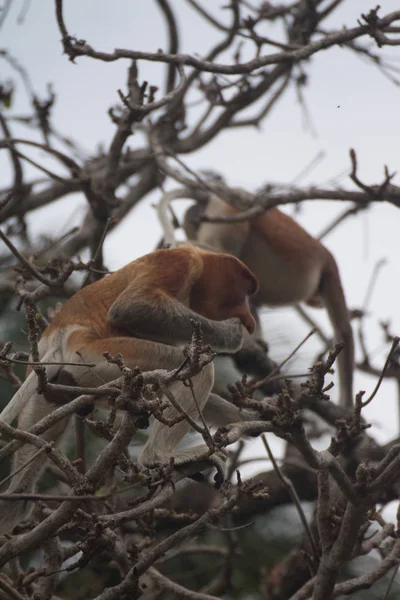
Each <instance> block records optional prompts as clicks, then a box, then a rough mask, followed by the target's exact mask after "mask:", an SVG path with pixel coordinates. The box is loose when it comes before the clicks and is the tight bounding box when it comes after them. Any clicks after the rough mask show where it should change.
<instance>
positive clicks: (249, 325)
mask: <svg viewBox="0 0 400 600" xmlns="http://www.w3.org/2000/svg"><path fill="white" fill-rule="evenodd" d="M239 319H240V320H241V321H242V325H243V327H246V329H247V331H248V332H249V333H253V332H254V330H255V328H256V322H255V320H254V317H253V315H252V314H251V312H250V310H249V309H248V307H247V306H246V307H245V309H244V310H243V312H242V313H241V314H240V315H239Z"/></svg>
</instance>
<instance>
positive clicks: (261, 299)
mask: <svg viewBox="0 0 400 600" xmlns="http://www.w3.org/2000/svg"><path fill="white" fill-rule="evenodd" d="M328 256H329V252H328V250H327V249H326V248H325V247H324V246H322V244H320V242H319V241H318V240H316V239H315V238H313V237H312V236H311V235H309V234H308V233H307V232H306V231H305V230H304V229H303V228H302V227H301V226H300V225H299V224H298V223H296V221H294V219H292V218H291V217H289V216H288V215H286V214H285V213H283V212H281V211H280V210H278V209H277V208H272V209H270V210H268V211H267V212H266V213H264V214H263V215H260V216H259V217H255V218H254V219H252V220H251V222H250V235H249V236H248V237H247V239H246V242H245V244H244V246H243V249H242V252H241V255H240V258H241V259H242V260H243V262H244V263H245V264H246V265H247V266H248V267H249V268H250V269H251V270H252V271H253V273H254V274H255V275H256V277H257V278H258V280H259V282H260V289H259V293H258V294H257V298H256V302H258V303H260V304H270V305H282V304H292V303H295V302H300V301H304V300H305V299H308V298H310V297H312V296H314V295H315V294H316V293H317V292H318V288H319V284H320V278H321V269H322V267H323V265H324V264H325V262H326V261H327V260H328Z"/></svg>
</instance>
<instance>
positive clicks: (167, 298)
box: [0, 246, 258, 531]
mask: <svg viewBox="0 0 400 600" xmlns="http://www.w3.org/2000/svg"><path fill="white" fill-rule="evenodd" d="M257 286H258V284H257V280H256V278H255V277H254V275H253V274H252V273H251V272H250V270H249V269H248V268H247V267H246V266H245V265H244V264H243V263H242V262H241V261H240V260H238V259H236V258H235V257H233V256H230V255H220V254H216V253H211V252H208V251H204V250H201V249H199V248H194V247H192V246H186V247H181V248H179V249H174V250H159V251H157V252H153V253H151V254H148V255H146V256H143V257H141V258H139V259H138V260H136V261H133V262H132V263H130V264H128V265H126V266H125V267H123V268H122V269H120V270H119V271H117V272H115V273H114V274H112V275H109V276H108V277H106V278H104V279H102V280H100V281H98V282H96V283H93V284H92V285H90V286H88V287H86V288H84V289H82V290H81V291H79V292H78V293H77V294H75V295H74V296H73V297H72V298H71V299H70V300H68V301H67V302H66V303H65V304H64V306H63V307H62V308H61V309H60V310H59V311H58V312H57V313H56V315H55V317H54V320H53V322H52V323H51V325H50V326H49V327H48V329H47V330H46V331H45V332H44V334H43V336H42V339H41V340H40V342H39V352H40V356H41V358H42V359H44V360H45V361H48V362H53V363H57V364H53V365H52V366H49V367H47V373H48V377H49V380H50V381H53V382H61V383H62V382H68V383H69V384H71V382H72V383H75V384H77V385H82V386H95V387H96V386H98V385H101V384H102V383H104V382H107V381H111V380H113V379H115V378H116V377H118V376H119V375H120V372H119V370H118V368H117V367H116V365H111V364H109V363H107V361H106V360H105V359H104V357H103V356H102V354H103V352H110V353H111V354H115V353H117V352H120V353H121V354H122V355H123V358H124V361H125V363H126V364H127V365H128V366H129V367H131V368H133V367H136V366H138V367H140V368H141V369H143V370H153V369H175V368H177V367H178V366H179V365H180V364H181V362H182V360H183V354H182V350H181V348H179V346H180V345H182V344H185V343H188V342H189V341H190V337H191V330H192V327H191V323H190V319H191V318H194V319H196V320H197V321H198V322H199V323H200V325H201V328H202V332H203V335H204V341H205V343H210V344H211V345H212V346H215V348H216V349H220V350H222V351H224V352H235V351H236V350H238V349H239V348H240V345H241V343H242V335H243V327H242V326H244V327H246V328H247V329H248V330H249V331H252V330H253V329H254V320H253V317H252V316H251V314H250V311H249V308H248V295H250V294H253V293H255V292H256V290H257ZM72 362H74V363H77V362H81V363H82V366H81V367H80V366H73V365H71V364H68V363H72ZM91 362H94V363H95V364H96V366H95V367H87V366H85V364H86V363H91ZM213 380H214V373H213V366H212V365H211V364H210V365H208V366H206V367H205V368H203V369H202V371H201V372H200V373H199V374H198V375H196V376H195V377H193V380H192V382H193V393H194V396H195V398H196V401H197V405H196V403H195V402H194V400H193V395H192V390H191V389H190V388H189V387H187V386H184V385H183V384H182V383H180V382H175V383H173V384H172V386H171V391H172V393H173V394H175V395H176V398H177V399H178V400H179V402H180V404H181V405H182V406H183V407H184V409H185V410H186V411H187V413H188V414H189V415H190V416H191V417H192V418H193V419H198V418H199V413H198V407H200V409H204V414H205V415H206V418H207V419H211V422H217V424H221V423H218V419H219V420H221V419H222V418H223V420H224V422H225V423H226V422H229V421H232V420H241V419H243V417H244V415H243V414H242V413H240V412H239V411H238V410H237V409H236V408H235V407H234V406H233V405H230V404H229V403H227V402H226V401H224V400H223V399H221V398H219V397H218V396H216V395H211V396H210V392H211V389H212V386H213ZM35 388H36V379H35V374H34V373H31V374H30V375H29V377H28V378H27V379H26V381H25V382H24V384H23V386H22V387H21V388H20V390H19V391H18V392H17V394H16V395H15V396H14V398H13V399H12V400H11V401H10V403H9V405H8V406H7V407H6V409H5V410H4V411H3V412H2V414H1V415H0V419H2V420H4V421H6V422H11V421H12V419H13V418H14V417H15V416H16V414H17V412H18V411H20V414H19V418H18V427H19V428H20V429H23V430H28V429H29V428H30V427H31V426H32V425H33V424H34V423H36V422H37V421H38V420H40V419H41V418H43V417H45V416H46V415H47V414H49V413H50V412H52V410H54V405H53V404H51V402H50V401H49V400H48V399H46V398H44V397H43V396H42V395H39V394H37V393H36V391H35ZM50 400H51V399H50ZM208 401H209V405H208V406H206V405H207V402H208ZM213 407H214V410H213ZM20 409H21V410H20ZM214 413H215V414H216V419H217V421H216V419H215V418H214ZM175 415H176V411H175V409H173V408H172V407H171V408H170V409H168V410H167V411H166V412H165V416H167V417H173V416H175ZM221 415H222V416H221ZM223 415H225V416H223ZM66 424H67V423H66V422H62V423H60V424H59V425H57V426H56V427H53V428H52V429H50V430H48V431H47V432H46V433H45V434H44V435H43V438H44V439H46V440H55V441H56V440H57V439H58V438H59V437H60V435H61V434H62V432H63V431H64V429H65V427H66ZM189 429H190V425H189V424H188V423H187V422H186V421H184V422H181V423H178V424H176V425H174V426H173V427H167V426H165V425H163V424H162V423H160V422H159V421H155V422H154V424H153V426H152V429H151V432H150V435H149V439H148V441H147V443H146V444H145V446H144V448H143V450H142V453H141V456H140V462H141V464H143V465H147V466H152V465H154V464H156V463H168V461H169V460H170V458H171V456H173V457H174V461H175V464H176V465H177V466H179V465H180V464H183V463H187V462H189V461H193V460H196V459H198V458H199V457H204V456H205V455H207V447H206V446H204V445H201V446H197V447H195V448H188V449H184V450H175V447H176V445H177V444H178V443H179V442H180V440H181V439H182V438H183V436H184V435H185V434H186V433H187V432H188V431H189ZM35 450H36V449H34V448H33V447H31V446H29V445H25V446H23V447H22V448H21V449H20V450H19V451H18V452H17V453H16V454H15V457H14V466H13V469H14V470H15V469H18V468H19V467H20V466H21V465H24V464H26V465H27V466H26V467H25V468H24V469H23V470H22V471H21V472H20V473H17V474H16V475H15V476H14V477H13V480H12V483H11V485H10V487H9V491H12V492H24V491H28V490H30V489H31V488H32V487H33V486H34V483H35V481H36V480H37V478H38V476H39V475H40V473H41V471H42V470H43V467H44V464H45V458H44V457H43V456H39V457H37V458H35V459H34V460H33V461H31V462H29V461H30V460H31V459H32V456H33V454H34V453H35ZM210 460H211V462H213V463H214V464H217V465H219V470H221V468H222V465H223V462H224V458H222V457H221V456H219V455H218V454H217V455H215V456H214V457H212V458H211V459H210ZM28 463H29V464H28ZM25 510H26V507H25V504H24V503H23V502H21V501H16V502H15V503H13V504H12V505H11V507H10V504H9V503H7V502H0V531H7V530H9V529H11V528H12V526H13V525H14V524H15V523H16V522H17V521H18V520H20V519H21V518H22V516H23V515H24V513H25Z"/></svg>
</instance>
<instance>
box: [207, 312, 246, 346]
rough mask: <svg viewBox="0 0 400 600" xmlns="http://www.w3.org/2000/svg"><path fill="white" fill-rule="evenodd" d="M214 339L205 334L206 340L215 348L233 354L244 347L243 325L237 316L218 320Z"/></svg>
mask: <svg viewBox="0 0 400 600" xmlns="http://www.w3.org/2000/svg"><path fill="white" fill-rule="evenodd" d="M216 325H217V326H216V327H215V328H214V334H213V336H212V339H209V338H208V336H207V335H205V336H204V337H205V340H204V341H205V342H207V343H208V344H210V345H211V347H212V348H213V350H216V351H218V352H226V353H229V354H233V353H234V352H237V351H238V350H240V348H241V347H242V343H243V325H242V322H241V321H240V319H238V318H237V317H235V318H233V319H226V321H220V322H218V324H217V322H216Z"/></svg>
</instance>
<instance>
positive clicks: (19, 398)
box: [0, 348, 61, 425]
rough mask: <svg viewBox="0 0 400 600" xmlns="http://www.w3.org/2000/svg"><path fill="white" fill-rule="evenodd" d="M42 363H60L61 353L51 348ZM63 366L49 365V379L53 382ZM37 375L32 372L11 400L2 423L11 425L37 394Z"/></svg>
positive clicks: (3, 411) (1, 415) (1, 417)
mask: <svg viewBox="0 0 400 600" xmlns="http://www.w3.org/2000/svg"><path fill="white" fill-rule="evenodd" d="M41 361H42V362H45V363H46V362H56V361H57V362H60V361H61V353H60V351H59V350H58V349H57V348H55V349H54V348H51V349H50V350H48V351H47V352H46V354H45V355H44V356H42V358H41ZM60 368H61V365H48V366H46V374H47V379H48V380H49V381H51V380H52V379H53V378H54V377H55V376H56V375H57V373H58V371H59V370H60ZM37 383H38V380H37V375H36V373H35V372H34V371H31V372H30V373H29V375H28V377H27V378H26V379H25V381H24V383H23V384H22V385H21V387H20V388H19V390H18V391H17V392H16V393H15V394H14V396H13V397H12V398H11V400H10V402H9V403H8V404H7V406H6V407H5V408H3V410H2V412H1V413H0V421H2V422H3V423H8V424H9V425H10V424H11V423H12V421H14V419H15V418H16V417H17V416H18V414H19V412H20V411H21V410H22V409H23V408H24V406H25V405H26V404H27V402H28V401H29V399H30V398H31V397H32V396H33V395H34V394H35V393H36V388H37Z"/></svg>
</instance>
